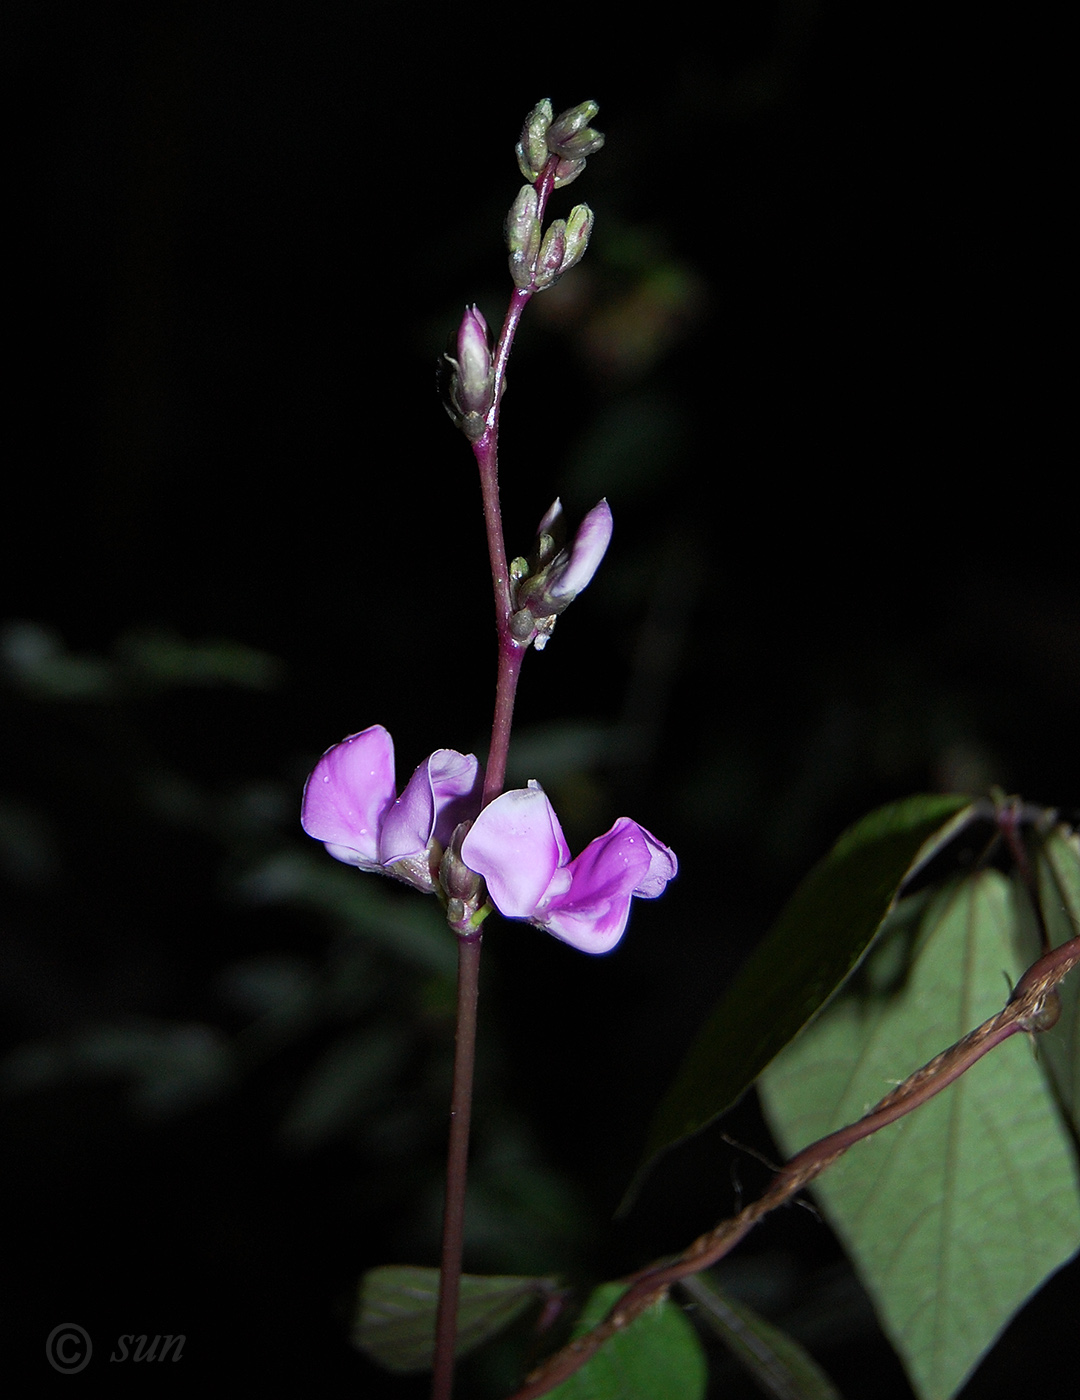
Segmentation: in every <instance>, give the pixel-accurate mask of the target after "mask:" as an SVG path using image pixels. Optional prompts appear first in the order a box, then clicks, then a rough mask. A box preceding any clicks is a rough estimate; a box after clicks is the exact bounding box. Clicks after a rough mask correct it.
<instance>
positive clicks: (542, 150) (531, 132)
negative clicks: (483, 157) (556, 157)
mask: <svg viewBox="0 0 1080 1400" xmlns="http://www.w3.org/2000/svg"><path fill="white" fill-rule="evenodd" d="M550 125H551V102H550V100H549V99H548V98H546V97H545V98H544V99H543V101H542V102H538V103H537V104H536V106H535V107H534V108H533V109H532V111H531V112H530V113H529V115H528V116H527V117H526V118H525V126H524V128H523V129H522V132H521V140H520V141H519V142H518V143H517V146H516V147H515V150H516V152H517V159H518V169H519V170H520V171H521V173H522V175H523V176H524V177H525V179H526V180H529V181H533V180H538V179H539V178H540V172H541V171H542V170H543V168H544V166H545V165H546V164H547V158H548V155H549V151H548V148H547V139H546V138H547V131H548V127H549V126H550Z"/></svg>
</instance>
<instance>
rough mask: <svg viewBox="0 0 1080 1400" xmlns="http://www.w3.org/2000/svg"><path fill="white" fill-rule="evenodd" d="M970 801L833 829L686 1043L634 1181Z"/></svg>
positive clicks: (735, 1094) (802, 1001) (779, 1024)
mask: <svg viewBox="0 0 1080 1400" xmlns="http://www.w3.org/2000/svg"><path fill="white" fill-rule="evenodd" d="M970 810H971V804H970V802H969V800H968V799H967V798H966V797H956V796H950V797H943V796H940V795H926V796H918V797H909V798H907V799H906V800H905V801H903V802H897V803H894V804H892V805H891V806H888V807H881V808H879V809H878V810H877V811H876V812H871V813H870V815H869V816H867V817H864V818H863V819H862V820H861V821H860V822H857V823H856V824H855V825H854V826H853V827H850V828H849V829H848V830H847V831H846V832H845V833H844V835H843V836H841V838H840V840H839V841H837V843H836V845H835V846H834V847H833V849H832V850H831V851H830V852H829V854H828V855H827V856H826V857H825V859H824V860H823V861H821V863H820V864H819V865H817V866H815V868H814V869H813V870H812V871H811V872H810V874H809V875H808V876H807V878H806V879H805V880H804V881H803V883H802V884H801V885H800V886H799V888H798V889H797V890H796V892H795V894H794V896H793V897H792V899H791V901H790V902H789V903H788V905H787V907H786V908H785V909H784V911H783V913H782V914H781V915H780V918H779V919H778V920H777V922H776V924H775V925H774V926H773V928H772V930H771V932H770V933H769V934H768V935H767V936H766V937H765V938H764V940H763V941H762V942H761V944H760V945H759V946H758V948H757V949H756V951H755V952H754V953H753V954H752V955H751V957H750V958H749V960H748V961H747V963H746V964H745V966H744V967H743V969H742V971H741V972H740V974H739V976H738V977H737V978H736V979H735V982H734V984H733V985H732V986H731V987H730V988H729V990H728V991H727V992H726V993H725V994H724V996H723V997H722V998H721V999H720V1002H719V1003H718V1005H717V1006H716V1008H715V1010H714V1011H713V1012H712V1014H711V1015H710V1017H709V1019H708V1021H706V1023H705V1025H704V1027H703V1028H702V1030H701V1032H700V1033H699V1035H698V1037H697V1040H696V1041H695V1042H694V1044H693V1045H692V1046H691V1048H690V1050H689V1052H688V1054H687V1056H686V1058H685V1060H684V1061H683V1063H682V1065H681V1067H680V1069H679V1072H678V1074H677V1075H676V1078H675V1081H674V1083H673V1084H672V1086H671V1088H670V1089H669V1090H668V1093H667V1095H666V1096H665V1097H664V1099H663V1100H662V1102H661V1104H660V1107H659V1109H658V1110H657V1113H656V1117H655V1119H654V1120H653V1125H652V1128H651V1130H650V1133H649V1141H648V1145H647V1147H646V1150H645V1155H644V1157H643V1159H642V1165H641V1167H640V1168H639V1171H638V1176H637V1179H636V1180H637V1181H640V1180H641V1178H642V1176H643V1175H644V1174H645V1172H646V1171H647V1170H648V1168H649V1166H650V1165H651V1164H652V1162H653V1161H654V1160H655V1158H656V1157H657V1156H659V1154H660V1153H661V1152H664V1151H666V1150H667V1149H668V1148H669V1147H672V1146H674V1144H675V1143H677V1142H681V1141H682V1140H683V1139H684V1138H687V1137H689V1136H691V1134H693V1133H696V1132H697V1131H698V1130H699V1129H700V1128H703V1127H704V1126H705V1125H706V1124H707V1123H710V1122H712V1121H713V1119H715V1118H718V1117H719V1116H720V1114H722V1113H724V1112H726V1111H727V1109H729V1108H730V1107H731V1105H732V1104H733V1103H735V1101H736V1100H737V1099H738V1098H739V1097H740V1096H741V1095H742V1094H743V1093H745V1092H746V1090H747V1089H748V1088H749V1087H750V1085H751V1084H752V1083H753V1082H754V1080H755V1079H756V1078H757V1077H758V1075H759V1074H760V1073H761V1071H762V1070H763V1069H764V1068H765V1066H766V1065H767V1064H768V1063H769V1061H770V1060H771V1059H772V1058H773V1056H774V1055H776V1054H778V1053H779V1051H780V1050H782V1049H783V1047H784V1046H785V1045H786V1044H787V1043H788V1041H789V1040H791V1039H792V1037H793V1036H795V1035H797V1034H798V1032H799V1031H800V1030H801V1029H802V1027H803V1026H804V1025H806V1023H807V1022H808V1021H809V1020H810V1019H811V1018H812V1017H813V1016H814V1015H815V1014H816V1013H817V1012H818V1011H820V1010H821V1008H822V1006H824V1005H825V1003H826V1002H827V1001H828V1000H829V998H830V997H831V996H832V995H833V994H834V993H835V992H836V990H837V988H838V987H840V986H841V984H842V983H843V982H844V980H845V979H846V978H847V977H848V975H849V974H850V972H851V971H852V969H853V968H854V967H855V966H856V965H857V964H858V962H859V960H860V959H861V958H862V956H863V954H864V953H865V952H866V949H867V947H868V946H869V944H870V943H871V941H872V940H873V938H874V935H875V934H876V933H877V931H878V929H879V928H880V927H881V924H882V922H883V920H884V919H885V916H886V915H887V914H888V912H889V910H890V908H891V907H892V904H893V901H894V900H895V898H896V893H897V890H898V889H899V888H900V886H901V884H902V883H903V882H904V881H905V880H906V879H907V878H909V877H910V876H911V875H912V874H913V873H914V871H915V870H916V869H917V868H919V867H920V866H921V865H923V864H924V863H925V862H926V861H927V860H929V859H930V858H931V856H933V855H934V854H935V853H936V852H937V851H938V850H940V848H941V847H942V845H944V843H945V842H946V841H947V840H949V839H950V837H951V836H952V835H953V834H954V833H955V832H956V831H957V830H958V828H959V827H960V826H961V825H963V823H964V822H965V821H966V820H967V819H968V815H969V813H970ZM635 1189H636V1182H635V1186H633V1187H631V1194H632V1193H633V1191H634V1190H635Z"/></svg>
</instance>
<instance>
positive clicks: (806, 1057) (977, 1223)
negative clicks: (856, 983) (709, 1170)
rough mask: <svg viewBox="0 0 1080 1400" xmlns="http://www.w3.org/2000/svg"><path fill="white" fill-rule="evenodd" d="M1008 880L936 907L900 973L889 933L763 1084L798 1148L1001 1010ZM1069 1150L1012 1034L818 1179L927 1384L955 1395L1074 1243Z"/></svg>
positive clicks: (1018, 967)
mask: <svg viewBox="0 0 1080 1400" xmlns="http://www.w3.org/2000/svg"><path fill="white" fill-rule="evenodd" d="M1013 899H1014V891H1013V888H1012V887H1011V886H1010V883H1009V881H1008V880H1006V879H1005V877H1004V876H1002V875H999V874H998V873H997V872H996V871H993V870H989V871H983V872H981V873H980V874H977V875H975V876H972V877H971V878H969V879H967V880H965V881H964V882H962V883H961V884H959V885H954V886H952V887H950V888H949V889H947V890H945V891H944V892H943V893H941V894H940V895H938V896H937V897H936V898H935V899H934V900H933V901H932V902H931V903H930V904H929V906H928V908H927V910H926V913H925V916H924V918H923V921H922V928H921V931H920V933H919V937H918V941H917V944H916V954H915V960H914V963H913V965H912V966H911V968H910V972H909V973H908V975H907V977H906V979H902V980H901V981H900V983H899V984H897V981H896V979H895V976H894V977H893V978H892V981H891V982H887V981H886V978H885V973H886V969H888V968H890V967H891V969H892V972H893V973H895V971H896V958H895V956H894V955H895V953H896V951H897V950H896V948H895V946H891V945H890V940H888V939H886V940H883V943H882V946H881V949H880V952H878V953H876V954H875V955H874V956H873V957H872V958H871V959H870V960H869V963H868V965H867V969H866V973H867V976H866V980H867V982H868V983H870V985H871V987H873V986H874V985H875V984H877V987H878V990H877V991H876V992H875V991H872V992H871V993H869V994H868V995H865V996H861V997H857V996H855V995H853V994H852V995H847V996H844V997H842V998H840V999H838V1000H837V1001H836V1002H834V1004H833V1005H832V1007H831V1008H830V1009H829V1011H828V1012H827V1013H826V1014H825V1015H824V1016H822V1017H821V1018H820V1019H819V1020H818V1021H817V1022H816V1024H815V1025H813V1026H811V1027H809V1028H808V1030H807V1031H806V1032H805V1034H803V1035H802V1036H800V1037H799V1039H798V1040H797V1041H795V1043H794V1044H792V1045H790V1046H789V1047H788V1049H787V1050H786V1051H785V1052H784V1053H783V1054H782V1055H781V1056H780V1057H779V1058H778V1059H777V1060H775V1061H774V1063H773V1064H772V1065H771V1066H770V1067H769V1069H768V1070H767V1071H766V1073H765V1075H764V1076H763V1077H762V1080H761V1082H760V1086H759V1087H760V1091H761V1095H762V1099H763V1102H764V1104H765V1108H766V1112H767V1113H768V1116H769V1119H770V1122H771V1123H772V1125H773V1128H774V1131H775V1133H776V1135H777V1138H778V1139H779V1141H780V1143H781V1145H782V1146H783V1148H784V1150H785V1151H786V1152H789V1153H790V1152H794V1151H796V1150H797V1149H800V1148H802V1147H804V1146H806V1145H807V1144H808V1143H810V1142H812V1141H815V1140H816V1139H818V1138H820V1137H822V1136H824V1135H825V1134H826V1133H828V1132H831V1131H832V1130H833V1129H835V1128H838V1127H840V1126H842V1125H843V1124H845V1123H850V1122H853V1121H854V1120H855V1119H857V1118H859V1117H860V1116H861V1115H862V1114H863V1113H864V1112H865V1111H866V1110H867V1108H868V1107H870V1106H871V1105H872V1104H873V1103H875V1102H876V1101H877V1100H878V1099H879V1098H881V1097H882V1096H883V1095H884V1094H885V1093H886V1092H887V1091H888V1089H889V1087H890V1086H891V1085H892V1084H895V1083H896V1082H897V1081H898V1080H900V1079H902V1078H903V1077H904V1076H906V1075H908V1074H910V1073H912V1071H914V1070H915V1069H916V1068H917V1067H918V1066H919V1065H921V1064H923V1063H925V1062H926V1061H928V1060H930V1059H931V1058H932V1057H933V1056H934V1055H935V1054H937V1053H938V1052H939V1051H941V1050H944V1049H945V1048H946V1047H947V1046H949V1045H950V1044H952V1043H954V1042H955V1041H956V1040H958V1039H959V1038H960V1037H961V1036H962V1035H964V1034H965V1033H966V1032H967V1031H969V1030H971V1029H972V1028H973V1027H975V1026H976V1025H978V1024H980V1023H981V1022H982V1021H983V1020H985V1019H986V1018H987V1017H988V1016H990V1015H992V1014H993V1013H994V1012H995V1011H996V1010H997V1009H999V1008H1000V1006H1001V1005H1002V1003H1003V1002H1004V1001H1005V999H1006V998H1007V996H1008V986H1007V983H1006V977H1009V978H1011V979H1012V980H1014V981H1015V979H1016V978H1017V977H1018V976H1019V975H1020V973H1021V972H1022V971H1023V966H1022V958H1021V957H1020V956H1018V953H1017V940H1016V937H1015V934H1016V929H1015V923H1016V911H1015V907H1014V902H1013ZM1078 1188H1080V1183H1078V1179H1077V1171H1076V1164H1075V1161H1074V1158H1073V1153H1072V1149H1071V1145H1070V1142H1069V1138H1068V1136H1067V1133H1066V1131H1065V1128H1064V1125H1063V1124H1062V1122H1061V1119H1060V1117H1059V1114H1058V1112H1057V1110H1056V1108H1055V1104H1054V1100H1053V1097H1052V1095H1051V1094H1050V1092H1049V1089H1048V1087H1047V1084H1046V1081H1045V1078H1044V1076H1043V1072H1042V1069H1041V1067H1040V1064H1039V1062H1038V1061H1037V1059H1036V1057H1035V1055H1034V1054H1033V1053H1032V1047H1031V1045H1030V1044H1029V1042H1028V1040H1027V1038H1026V1037H1025V1036H1022V1035H1017V1036H1014V1037H1012V1038H1011V1039H1010V1040H1008V1041H1006V1042H1005V1043H1004V1044H1003V1045H1000V1046H998V1047H997V1048H996V1049H995V1050H993V1051H991V1052H990V1053H989V1054H988V1055H987V1056H985V1058H983V1059H982V1060H980V1061H979V1062H978V1063H977V1064H976V1065H974V1066H973V1067H972V1069H970V1070H969V1071H968V1072H967V1073H966V1074H965V1075H963V1077H962V1078H961V1079H959V1080H957V1081H956V1082H955V1083H954V1084H952V1085H951V1086H950V1087H949V1088H948V1089H946V1090H944V1091H943V1092H942V1093H941V1094H939V1095H938V1096H937V1097H936V1098H934V1099H932V1100H930V1101H929V1102H927V1103H926V1104H924V1105H923V1106H922V1107H920V1108H918V1109H916V1110H915V1111H914V1112H912V1113H911V1114H909V1115H908V1116H907V1117H905V1118H902V1119H900V1120H899V1121H898V1122H896V1123H894V1124H892V1125H891V1126H889V1127H887V1128H884V1129H882V1130H881V1131H880V1132H878V1133H876V1134H875V1135H874V1136H873V1137H871V1138H869V1139H867V1140H865V1141H863V1142H861V1143H858V1144H857V1145H856V1146H855V1147H853V1148H852V1149H851V1151H850V1152H848V1153H847V1154H846V1156H844V1157H842V1158H841V1159H840V1160H839V1161H837V1162H836V1163H834V1164H833V1165H832V1166H831V1167H830V1168H829V1169H828V1170H827V1171H826V1172H825V1173H824V1174H823V1175H822V1176H821V1177H820V1178H819V1179H818V1181H817V1182H816V1183H815V1185H814V1188H813V1190H814V1193H815V1195H816V1196H817V1197H818V1199H819V1200H820V1202H821V1203H822V1205H823V1207H824V1209H825V1212H826V1214H827V1215H828V1217H829V1219H830V1221H831V1223H832V1224H833V1226H834V1228H835V1229H836V1231H837V1233H838V1234H839V1235H840V1237H841V1239H842V1240H843V1242H844V1244H845V1247H846V1248H847V1250H848V1252H849V1254H850V1256H851V1258H852V1259H853V1261H854V1262H855V1265H856V1267H857V1268H858V1270H859V1273H860V1274H861V1276H862V1279H863V1282H864V1283H865V1285H866V1287H867V1289H868V1291H869V1293H870V1295H871V1297H872V1298H873V1299H874V1301H875V1304H876V1307H877V1311H878V1315H879V1318H880V1320H881V1322H882V1325H883V1327H884V1329H885V1331H886V1332H887V1333H888V1335H889V1337H890V1338H891V1340H892V1342H893V1344H894V1346H895V1347H896V1349H897V1352H898V1353H899V1355H900V1357H901V1359H902V1360H903V1362H904V1365H905V1367H906V1369H907V1372H908V1375H909V1377H910V1378H911V1381H912V1384H913V1386H914V1387H915V1389H916V1391H917V1392H918V1394H919V1395H920V1396H921V1397H923V1400H947V1398H948V1397H950V1396H953V1395H955V1394H956V1392H957V1390H958V1389H959V1388H960V1386H961V1385H962V1384H963V1383H964V1380H965V1378H966V1377H967V1376H968V1375H969V1374H970V1373H971V1371H972V1370H973V1369H974V1368H975V1366H976V1365H977V1364H978V1362H979V1359H980V1357H982V1355H983V1354H984V1353H985V1352H986V1351H987V1349H988V1348H989V1347H990V1346H991V1344H992V1343H993V1341H994V1340H995V1338H996V1337H997V1336H998V1334H999V1333H1000V1332H1001V1330H1002V1328H1004V1326H1005V1325H1006V1323H1007V1322H1008V1321H1009V1319H1010V1317H1011V1316H1012V1315H1013V1313H1014V1312H1015V1311H1016V1310H1017V1308H1019V1307H1020V1305H1021V1304H1022V1303H1023V1302H1024V1301H1025V1299H1026V1298H1028V1297H1029V1295H1030V1294H1032V1293H1033V1292H1034V1291H1035V1290H1036V1289H1037V1288H1039V1287H1040V1285H1041V1284H1042V1283H1043V1282H1044V1281H1045V1280H1046V1278H1047V1277H1048V1276H1049V1275H1050V1274H1052V1273H1053V1272H1054V1271H1055V1270H1056V1269H1057V1268H1059V1267H1060V1266H1061V1265H1062V1264H1063V1263H1064V1262H1065V1261H1066V1260H1067V1259H1068V1258H1069V1257H1070V1256H1071V1255H1072V1254H1073V1252H1074V1251H1075V1250H1076V1248H1077V1246H1078V1245H1080V1201H1078Z"/></svg>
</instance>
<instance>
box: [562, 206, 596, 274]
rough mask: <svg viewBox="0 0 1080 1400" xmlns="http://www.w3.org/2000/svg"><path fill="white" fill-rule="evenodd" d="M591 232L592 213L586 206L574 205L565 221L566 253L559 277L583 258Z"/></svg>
mask: <svg viewBox="0 0 1080 1400" xmlns="http://www.w3.org/2000/svg"><path fill="white" fill-rule="evenodd" d="M592 230H593V211H592V210H591V209H590V208H589V206H588V205H587V204H575V205H574V207H573V209H571V210H570V217H569V218H568V219H567V221H566V253H565V254H564V256H563V260H562V267H561V268H560V269H559V274H560V276H561V275H562V273H564V272H569V271H570V269H571V268H572V267H576V266H577V264H578V263H579V262H580V261H581V259H582V258H583V257H584V256H585V249H586V248H587V247H588V246H589V239H590V237H591V236H592Z"/></svg>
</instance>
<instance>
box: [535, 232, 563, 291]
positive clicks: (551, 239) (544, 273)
mask: <svg viewBox="0 0 1080 1400" xmlns="http://www.w3.org/2000/svg"><path fill="white" fill-rule="evenodd" d="M565 257H566V220H565V219H553V220H552V222H551V225H550V227H549V228H548V231H547V233H545V234H544V241H543V243H541V245H540V256H539V257H538V258H537V260H536V273H535V278H534V286H535V288H536V290H537V291H538V292H543V291H546V290H547V288H548V287H553V286H554V285H555V283H556V282H557V281H558V280H559V278H560V276H561V275H562V270H563V259H564V258H565Z"/></svg>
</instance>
